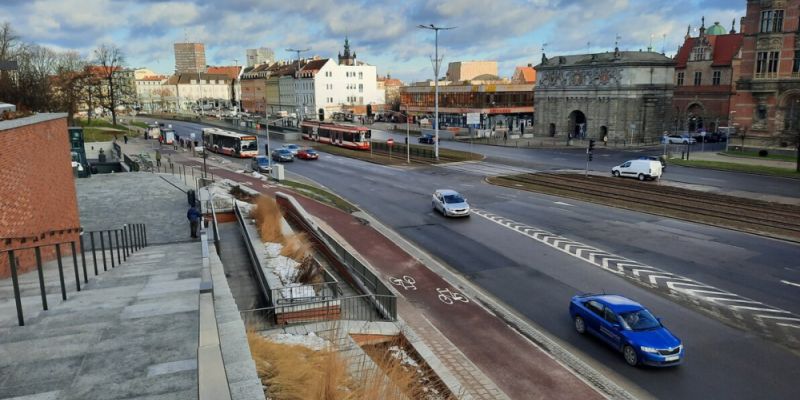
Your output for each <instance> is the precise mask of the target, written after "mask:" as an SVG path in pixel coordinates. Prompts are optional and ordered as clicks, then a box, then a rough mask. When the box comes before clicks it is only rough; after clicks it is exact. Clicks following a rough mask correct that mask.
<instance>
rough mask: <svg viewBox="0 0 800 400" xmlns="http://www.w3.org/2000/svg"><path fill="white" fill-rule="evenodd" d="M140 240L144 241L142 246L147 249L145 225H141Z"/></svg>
mask: <svg viewBox="0 0 800 400" xmlns="http://www.w3.org/2000/svg"><path fill="white" fill-rule="evenodd" d="M142 239H144V246H145V247H147V225H145V224H142Z"/></svg>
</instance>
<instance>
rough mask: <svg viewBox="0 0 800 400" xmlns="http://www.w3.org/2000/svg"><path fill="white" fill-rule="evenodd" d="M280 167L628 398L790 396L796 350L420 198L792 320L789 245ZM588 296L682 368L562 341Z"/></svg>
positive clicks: (602, 211) (400, 178)
mask: <svg viewBox="0 0 800 400" xmlns="http://www.w3.org/2000/svg"><path fill="white" fill-rule="evenodd" d="M173 125H174V126H175V127H176V129H178V130H180V129H196V127H192V126H181V125H182V123H176V124H173ZM190 125H191V124H190ZM179 133H180V132H179ZM276 144H277V143H276ZM274 145H275V144H274ZM274 145H273V146H274ZM551 152H556V153H557V151H551ZM287 170H289V171H291V172H295V173H298V174H300V175H303V176H306V177H308V178H310V179H313V180H315V181H317V182H320V183H322V184H324V185H325V186H327V187H329V188H331V189H332V190H333V191H335V192H336V193H338V194H340V195H341V196H343V197H345V198H346V199H348V200H350V201H352V202H353V203H355V204H357V205H359V206H360V207H361V208H363V209H364V210H366V211H367V212H369V213H371V214H372V215H375V216H376V217H377V218H378V219H379V220H381V222H382V223H384V224H386V225H388V226H389V227H391V228H392V229H394V230H396V231H397V232H399V233H400V234H402V235H403V236H404V237H406V238H408V239H409V240H411V241H413V242H415V243H416V244H417V245H418V246H420V247H421V248H423V249H425V250H426V251H428V252H429V253H430V254H432V255H433V256H435V257H437V258H439V259H440V260H442V261H443V262H445V263H446V264H448V265H449V266H451V267H452V268H454V269H455V270H457V271H458V272H460V273H461V274H463V275H464V276H465V277H467V278H468V279H470V280H471V281H472V282H474V283H475V284H476V285H478V286H480V287H481V288H483V289H484V290H486V291H488V292H489V293H491V294H492V295H493V296H495V297H496V298H498V299H499V300H501V301H503V302H505V303H506V304H508V305H509V306H511V307H513V308H514V309H515V310H516V311H518V312H519V313H520V314H522V315H524V316H525V317H527V318H528V319H530V320H531V321H532V322H533V323H534V324H536V325H538V326H539V327H540V328H541V329H542V330H544V331H545V332H547V333H548V334H549V335H551V336H552V337H554V338H557V339H558V340H560V341H561V342H562V343H563V344H565V345H566V346H567V347H568V348H570V349H571V350H573V351H574V352H575V353H576V354H579V355H580V356H582V357H583V358H584V359H586V360H587V361H588V362H590V363H591V364H593V365H594V366H596V367H597V368H598V369H600V370H601V371H602V372H604V373H606V374H607V375H608V376H609V377H611V378H612V379H615V380H616V381H617V382H619V383H620V384H621V385H623V386H626V387H630V388H632V390H633V391H634V392H645V393H647V394H650V395H652V396H654V397H658V398H698V399H699V398H753V399H755V398H790V397H793V396H794V395H795V394H796V391H795V387H794V382H796V381H798V379H800V370H798V369H797V368H796V366H797V365H800V357H798V355H797V354H795V353H791V352H789V351H788V350H786V349H785V348H783V347H780V346H778V345H776V344H774V343H772V342H769V341H767V340H765V339H762V338H760V337H758V336H756V335H753V334H752V333H747V332H743V331H741V330H739V329H736V328H732V327H730V326H727V325H725V324H722V323H721V322H719V321H717V320H715V319H713V318H710V317H708V316H706V315H705V314H701V313H699V312H697V311H696V310H694V309H692V308H689V307H687V306H684V305H681V304H677V303H675V302H673V301H671V300H670V299H668V298H666V297H663V296H662V295H659V294H657V293H655V292H653V291H651V290H649V289H647V288H644V287H642V286H639V285H635V284H633V283H631V282H630V281H628V280H625V279H623V278H620V277H618V276H616V275H614V274H611V273H609V272H606V271H604V270H602V269H599V268H597V267H595V266H593V265H590V264H588V263H586V262H584V261H582V260H579V259H577V258H575V257H572V256H570V255H568V254H565V253H564V252H562V251H558V250H556V249H554V248H552V247H549V246H546V245H544V244H541V243H539V242H536V241H533V240H531V239H530V238H528V237H525V236H523V235H520V234H519V233H517V232H515V231H512V230H510V229H507V228H505V227H503V226H500V225H498V224H496V223H493V222H491V221H489V220H487V219H484V218H482V217H479V216H477V215H473V216H472V217H471V218H469V219H464V220H446V219H444V218H442V217H441V216H439V215H438V214H434V213H433V212H432V211H431V208H430V197H429V196H430V193H431V192H432V191H433V190H434V189H436V188H440V187H452V188H455V189H457V190H460V191H462V192H464V193H466V194H467V195H468V196H469V199H470V202H471V203H472V204H473V206H475V207H479V208H481V209H484V210H488V211H490V212H493V213H496V214H499V215H503V216H504V217H507V218H511V219H513V220H515V221H519V222H522V223H525V224H528V225H532V226H535V227H538V228H541V229H545V230H548V231H550V232H553V233H557V234H560V235H562V236H564V237H568V238H570V239H573V240H578V241H581V242H583V243H586V244H590V245H592V246H595V247H598V248H601V249H604V250H607V251H610V252H613V253H616V254H619V255H622V256H625V257H628V258H631V259H634V260H637V261H640V262H645V263H647V264H650V265H653V266H656V267H659V268H662V269H664V270H667V271H669V272H673V273H676V274H680V275H684V276H687V277H691V278H693V279H696V280H698V281H701V282H704V283H707V284H711V285H714V286H717V287H719V288H722V289H724V290H728V291H731V292H734V293H737V294H740V295H743V296H747V297H750V298H753V299H755V300H758V301H762V302H764V303H767V304H770V305H772V306H776V307H781V308H785V309H787V310H789V311H792V312H795V313H797V312H800V305H798V301H797V298H798V296H800V288H798V287H795V286H792V285H788V284H785V283H782V281H787V282H800V265H798V264H797V260H798V259H799V258H798V255H799V254H800V247H798V246H797V245H795V244H790V243H785V242H781V241H776V240H771V239H765V238H761V237H758V236H753V235H749V234H744V233H739V232H734V231H729V230H725V229H720V228H714V227H708V226H703V225H696V224H692V223H688V222H682V221H675V220H671V219H668V218H662V217H657V216H651V215H646V214H640V213H635V212H630V211H625V210H618V209H614V208H609V207H604V206H599V205H594V204H589V203H582V202H577V201H572V200H564V199H559V198H556V197H550V196H546V195H538V194H533V193H527V192H519V191H515V190H512V189H507V188H499V187H493V186H489V185H486V184H484V183H483V182H482V176H481V175H480V174H469V173H466V174H465V173H464V172H463V171H462V170H457V169H450V168H443V167H424V168H397V167H392V168H389V167H382V166H376V165H374V164H370V163H365V162H361V161H357V160H352V159H346V158H340V157H334V156H331V155H328V154H323V157H322V158H321V159H320V160H319V161H315V162H303V161H297V162H294V163H289V164H287ZM341 171H346V173H342V172H341ZM600 291H605V292H609V293H610V292H614V293H620V294H623V295H626V296H630V297H633V298H635V299H637V300H638V301H640V302H642V303H644V304H646V305H647V306H649V307H650V308H651V309H652V310H653V311H654V312H655V313H656V314H657V315H659V316H661V317H663V318H664V321H665V323H666V325H667V326H668V327H669V328H670V329H671V330H673V332H675V333H676V334H677V335H678V336H680V337H681V338H682V339H683V340H684V342H685V343H686V346H687V360H686V363H685V364H684V365H682V366H681V367H679V368H671V369H664V370H656V369H648V368H644V369H637V368H629V367H627V366H626V364H625V363H624V361H623V360H622V357H621V356H620V355H619V354H617V353H615V352H613V351H612V350H609V349H607V348H606V347H605V346H603V345H601V344H599V343H598V342H597V341H596V340H593V339H591V338H586V337H581V336H579V335H577V334H576V333H574V331H573V330H572V325H571V321H570V319H569V317H568V315H567V305H568V300H569V297H570V296H572V295H573V294H575V293H579V292H600Z"/></svg>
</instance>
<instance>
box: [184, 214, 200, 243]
mask: <svg viewBox="0 0 800 400" xmlns="http://www.w3.org/2000/svg"><path fill="white" fill-rule="evenodd" d="M186 218H188V219H189V229H190V233H191V234H192V238H195V239H196V238H197V225H198V224H199V223H200V211H198V210H197V207H195V206H192V207H191V208H189V211H188V212H187V213H186Z"/></svg>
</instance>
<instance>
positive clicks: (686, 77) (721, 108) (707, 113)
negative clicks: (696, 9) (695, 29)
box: [672, 19, 743, 132]
mask: <svg viewBox="0 0 800 400" xmlns="http://www.w3.org/2000/svg"><path fill="white" fill-rule="evenodd" d="M690 31H691V27H689V29H688V30H687V31H686V37H685V39H684V42H683V45H682V46H681V47H680V49H678V54H677V55H676V56H675V62H676V65H675V94H674V97H673V100H672V105H673V109H674V110H673V112H674V124H673V125H674V128H675V130H676V131H687V130H688V131H690V132H696V131H700V130H706V131H708V132H713V131H715V130H716V128H717V127H719V126H728V125H729V124H730V121H729V119H730V115H731V114H730V111H731V107H730V105H731V101H732V99H733V95H734V94H735V93H736V80H737V79H739V70H740V65H741V49H742V39H743V35H742V34H741V33H736V31H735V30H734V28H733V26H731V29H730V31H726V29H725V28H723V27H722V26H721V25H720V24H719V22H715V23H714V25H712V26H711V27H709V28H708V29H706V27H705V19H703V22H702V23H701V25H700V30H699V35H698V36H697V37H691V36H690V35H689V32H690Z"/></svg>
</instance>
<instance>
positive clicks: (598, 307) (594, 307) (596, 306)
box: [583, 300, 603, 316]
mask: <svg viewBox="0 0 800 400" xmlns="http://www.w3.org/2000/svg"><path fill="white" fill-rule="evenodd" d="M583 305H585V306H586V308H588V309H589V311H591V312H593V313H595V314H597V315H599V316H603V305H602V304H600V303H598V302H596V301H594V300H589V301H587V302H586V303H583Z"/></svg>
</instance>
